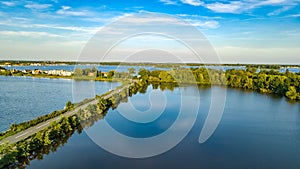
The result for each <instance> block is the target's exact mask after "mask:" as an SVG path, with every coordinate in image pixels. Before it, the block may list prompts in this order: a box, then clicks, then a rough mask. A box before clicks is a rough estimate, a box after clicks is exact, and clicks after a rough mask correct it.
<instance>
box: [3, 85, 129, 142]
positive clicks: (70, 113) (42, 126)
mask: <svg viewBox="0 0 300 169" xmlns="http://www.w3.org/2000/svg"><path fill="white" fill-rule="evenodd" d="M134 83H135V82H134V81H133V82H132V83H130V84H128V85H125V86H123V87H122V88H118V89H115V90H113V91H110V92H109V93H108V94H107V95H105V96H103V99H108V98H110V97H112V96H113V95H114V94H116V93H119V92H120V91H122V90H124V89H126V88H128V87H129V86H131V85H133V84H134ZM97 103H98V99H96V98H94V99H93V100H91V101H90V102H88V103H85V104H83V105H81V106H78V107H76V108H75V109H73V110H71V111H68V112H66V113H64V114H63V116H64V117H70V116H73V115H75V114H76V112H78V111H79V110H80V109H81V110H82V109H85V108H87V107H88V106H89V105H92V104H97ZM60 119H61V116H57V117H55V118H52V119H49V120H47V121H45V122H43V123H39V124H38V125H36V126H33V127H30V128H28V129H26V130H23V131H21V132H19V133H16V134H14V135H12V136H9V137H7V138H4V139H2V140H0V145H2V144H4V143H6V142H9V144H13V143H16V142H18V141H21V140H23V139H26V138H27V137H29V136H31V135H33V134H35V133H37V132H39V131H41V130H43V129H45V128H47V127H49V126H50V125H51V123H52V122H55V121H56V122H57V121H59V120H60Z"/></svg>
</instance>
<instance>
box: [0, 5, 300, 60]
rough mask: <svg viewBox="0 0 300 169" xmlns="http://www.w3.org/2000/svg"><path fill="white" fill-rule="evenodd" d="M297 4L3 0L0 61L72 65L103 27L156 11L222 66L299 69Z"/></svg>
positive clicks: (299, 13)
mask: <svg viewBox="0 0 300 169" xmlns="http://www.w3.org/2000/svg"><path fill="white" fill-rule="evenodd" d="M299 2H300V0H239V1H228V0H218V1H212V0H202V1H201V0H146V1H141V0H140V1H138V0H124V1H116V0H84V1H80V0H38V1H10V0H4V1H1V2H0V51H1V53H0V59H2V60H3V59H22V60H76V59H77V57H78V55H79V54H80V52H81V50H82V48H83V47H84V45H85V44H86V42H87V41H88V40H89V39H90V38H91V37H92V36H93V35H94V34H95V33H96V32H97V31H98V30H100V29H101V28H103V27H105V26H106V25H108V24H109V23H112V22H114V21H117V20H118V19H120V18H123V17H126V16H128V15H132V14H139V13H147V12H155V13H156V12H157V13H163V14H169V15H171V16H174V17H177V18H179V19H182V20H184V21H186V22H188V23H190V24H191V25H192V26H195V27H196V28H197V29H198V30H199V31H200V32H202V33H203V34H204V35H205V36H206V37H207V38H208V40H209V41H210V43H211V44H212V46H213V47H214V48H215V50H216V52H217V53H218V55H219V57H220V58H221V60H222V61H223V62H226V63H228V62H232V63H245V62H246V63H292V64H299V63H300V46H299V44H300V6H299ZM180 31H181V30H178V32H180Z"/></svg>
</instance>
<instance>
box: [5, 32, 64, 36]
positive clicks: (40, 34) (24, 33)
mask: <svg viewBox="0 0 300 169" xmlns="http://www.w3.org/2000/svg"><path fill="white" fill-rule="evenodd" d="M0 35H2V36H26V37H41V36H47V37H63V36H61V35H57V34H51V33H47V32H32V31H0Z"/></svg>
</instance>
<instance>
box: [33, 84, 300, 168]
mask: <svg viewBox="0 0 300 169" xmlns="http://www.w3.org/2000/svg"><path fill="white" fill-rule="evenodd" d="M215 88H216V89H217V90H224V89H223V88H219V87H215ZM159 91H160V90H159V89H158V90H154V89H152V87H149V88H148V91H147V93H146V94H137V95H135V96H133V97H132V98H130V102H131V103H132V104H134V105H135V107H136V109H137V110H140V111H147V110H149V108H150V107H151V104H150V103H149V95H152V94H155V93H156V94H157V96H159V97H161V100H159V99H154V100H153V102H152V105H154V108H153V107H152V108H153V109H150V111H148V112H147V113H148V114H146V116H149V118H151V113H152V114H155V113H156V112H155V111H156V110H158V109H160V107H159V104H158V103H159V102H162V103H163V101H165V100H167V103H166V107H165V109H164V112H163V113H162V114H161V116H159V117H158V118H157V119H155V120H154V121H152V122H149V123H135V122H130V121H128V120H127V119H125V118H124V117H123V116H122V115H121V114H120V112H119V111H118V109H115V110H110V111H109V112H108V113H107V115H106V116H105V121H107V122H108V123H109V124H110V125H111V126H112V127H113V128H114V129H115V130H116V131H118V132H120V133H122V134H124V135H127V136H131V137H137V138H145V137H151V136H155V135H157V134H160V133H162V132H163V131H165V130H167V129H168V128H169V127H170V126H171V125H172V123H173V122H174V120H175V119H176V117H177V116H178V111H179V108H180V101H181V100H180V91H188V92H189V93H195V91H198V89H197V88H194V87H184V88H176V89H175V90H174V91H170V90H164V91H163V92H162V93H160V92H159ZM199 92H200V96H201V97H200V111H199V114H198V118H197V119H196V124H195V125H194V127H193V128H192V130H191V131H190V133H189V134H188V135H187V137H186V138H185V139H184V140H183V141H182V142H180V143H179V144H178V145H177V146H176V147H174V148H173V149H171V150H170V151H168V152H166V153H164V154H161V155H158V156H155V157H150V158H143V159H131V158H125V157H120V156H116V155H113V154H111V153H109V152H107V151H105V150H103V149H102V148H100V147H99V146H98V145H97V144H95V143H94V142H93V141H92V139H91V138H90V137H89V136H88V135H90V134H91V133H95V132H98V133H99V135H102V134H103V133H105V132H106V131H103V130H101V127H102V126H103V125H104V120H100V121H98V122H97V123H96V124H95V125H93V126H92V127H90V128H88V129H86V132H83V133H81V134H77V133H76V134H74V135H73V136H72V137H71V138H70V140H69V141H68V143H67V144H65V145H64V146H62V147H59V148H58V150H57V151H56V152H53V153H50V154H49V155H45V156H44V159H43V160H33V161H32V162H31V164H30V166H28V168H31V169H39V168H300V160H299V157H300V104H299V102H297V103H289V102H288V101H286V99H285V98H276V97H272V96H269V95H262V94H258V93H256V92H245V91H240V90H235V89H227V99H226V106H225V110H224V114H223V118H222V120H221V123H220V124H219V126H218V128H217V130H216V131H215V133H214V134H213V136H212V137H211V138H210V139H209V140H208V141H207V142H205V143H204V144H199V143H198V137H199V133H200V131H201V129H202V126H203V122H204V120H205V118H206V116H207V112H208V110H209V106H210V100H211V88H200V89H199ZM191 97H193V95H191ZM130 102H128V103H122V104H121V105H120V106H126V105H128V104H130ZM152 110H153V111H152ZM129 113H130V112H129ZM184 113H191V112H189V110H186V111H185V112H184ZM144 115H145V114H144ZM100 139H101V138H100ZM102 139H106V141H107V142H108V143H110V144H115V143H117V142H118V141H120V140H118V139H114V140H109V139H108V140H107V138H102ZM158 144H159V143H158ZM128 146H129V147H130V146H134V145H128ZM128 151H130V149H129V150H128Z"/></svg>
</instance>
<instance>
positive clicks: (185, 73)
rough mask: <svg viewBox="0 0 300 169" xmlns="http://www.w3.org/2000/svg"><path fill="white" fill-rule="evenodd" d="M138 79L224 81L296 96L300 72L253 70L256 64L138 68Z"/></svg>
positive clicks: (225, 83) (290, 96)
mask: <svg viewBox="0 0 300 169" xmlns="http://www.w3.org/2000/svg"><path fill="white" fill-rule="evenodd" d="M138 74H139V75H140V79H141V80H143V81H149V82H165V83H197V84H201V85H227V86H228V87H233V88H242V89H248V90H255V91H259V92H262V93H272V94H277V95H280V96H286V97H287V98H289V99H291V100H300V73H291V72H289V71H288V70H287V71H286V72H285V73H280V72H279V71H275V70H273V69H272V70H269V71H266V70H264V71H260V72H257V71H256V68H251V67H249V68H247V69H246V70H236V69H230V70H226V71H223V70H214V69H206V68H180V69H172V70H154V71H149V70H146V69H144V68H142V69H140V70H139V72H138Z"/></svg>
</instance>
